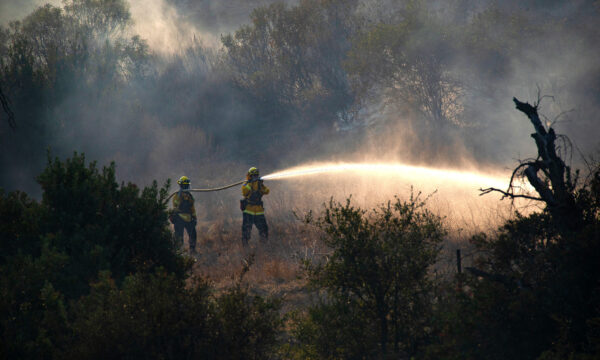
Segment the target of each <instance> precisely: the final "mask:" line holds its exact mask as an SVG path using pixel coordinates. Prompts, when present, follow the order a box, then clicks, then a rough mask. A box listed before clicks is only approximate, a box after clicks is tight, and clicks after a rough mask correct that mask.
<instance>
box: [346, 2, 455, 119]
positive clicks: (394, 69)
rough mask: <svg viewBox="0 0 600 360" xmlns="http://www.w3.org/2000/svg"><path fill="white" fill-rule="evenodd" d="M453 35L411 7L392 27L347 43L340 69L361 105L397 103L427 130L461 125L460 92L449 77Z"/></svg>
mask: <svg viewBox="0 0 600 360" xmlns="http://www.w3.org/2000/svg"><path fill="white" fill-rule="evenodd" d="M453 40H454V39H453V29H452V27H451V26H449V25H444V24H442V23H441V22H440V21H439V20H437V19H436V18H435V17H434V16H432V15H430V14H429V11H428V10H427V7H426V5H424V4H423V2H419V1H411V2H409V3H408V5H407V6H406V7H405V8H403V9H402V10H401V11H400V21H399V22H398V23H381V24H376V25H373V26H370V27H369V28H367V31H365V32H364V33H363V34H361V35H359V36H358V37H357V39H356V40H355V41H354V42H353V46H352V50H351V51H350V53H349V56H348V60H347V61H346V63H345V67H346V69H347V71H348V72H349V74H350V76H351V78H352V79H353V84H354V86H355V88H356V89H357V91H358V92H359V93H360V94H361V98H362V99H363V100H364V101H368V100H369V97H370V95H369V93H373V92H375V93H379V94H380V95H383V96H384V98H391V99H399V100H401V102H402V103H403V104H404V106H408V107H409V108H411V109H412V110H413V111H415V112H417V113H419V114H420V115H421V117H422V119H423V121H425V122H427V124H428V125H429V126H430V127H440V126H442V127H448V126H449V125H452V124H458V123H461V122H462V119H461V117H460V115H461V112H462V110H463V109H462V105H461V102H460V98H461V95H462V92H463V87H462V85H461V83H460V81H459V78H458V77H457V76H456V74H454V73H453V69H452V64H453V59H452V53H453V50H454V49H453Z"/></svg>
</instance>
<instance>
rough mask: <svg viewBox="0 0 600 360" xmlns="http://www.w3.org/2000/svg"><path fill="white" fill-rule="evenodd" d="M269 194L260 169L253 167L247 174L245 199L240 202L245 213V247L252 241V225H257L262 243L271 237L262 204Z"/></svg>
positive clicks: (243, 230)
mask: <svg viewBox="0 0 600 360" xmlns="http://www.w3.org/2000/svg"><path fill="white" fill-rule="evenodd" d="M268 193H269V188H268V187H266V186H265V185H264V184H263V181H262V180H261V179H260V176H259V173H258V169H257V168H255V167H251V168H250V169H249V170H248V174H246V182H244V184H243V185H242V196H243V199H242V200H241V202H240V208H241V210H242V212H243V222H242V244H243V245H244V246H247V245H248V241H249V240H250V234H251V232H252V225H256V228H257V229H258V233H259V234H260V238H261V240H262V241H266V240H267V239H268V237H269V227H268V226H267V219H266V218H265V208H264V207H263V202H262V197H263V195H267V194H268Z"/></svg>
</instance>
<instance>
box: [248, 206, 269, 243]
mask: <svg viewBox="0 0 600 360" xmlns="http://www.w3.org/2000/svg"><path fill="white" fill-rule="evenodd" d="M242 214H243V216H244V217H243V221H242V244H243V245H244V246H246V245H248V241H249V240H250V233H251V232H252V225H256V228H257V229H258V233H259V234H260V238H261V240H262V241H266V240H267V239H268V238H269V226H267V219H266V218H265V216H264V215H250V214H246V213H242Z"/></svg>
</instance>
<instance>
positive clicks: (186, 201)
mask: <svg viewBox="0 0 600 360" xmlns="http://www.w3.org/2000/svg"><path fill="white" fill-rule="evenodd" d="M179 194H181V197H180V196H179ZM173 209H174V212H175V213H176V214H177V215H179V217H180V218H181V219H182V220H183V221H185V222H190V221H192V219H196V209H195V208H194V197H193V196H192V194H190V193H189V192H187V191H181V192H178V193H176V194H175V196H173Z"/></svg>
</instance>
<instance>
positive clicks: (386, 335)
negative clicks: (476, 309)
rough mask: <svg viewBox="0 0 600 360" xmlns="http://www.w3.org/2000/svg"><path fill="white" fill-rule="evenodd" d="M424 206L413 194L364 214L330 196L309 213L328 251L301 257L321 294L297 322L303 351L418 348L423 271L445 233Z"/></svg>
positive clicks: (425, 308)
mask: <svg viewBox="0 0 600 360" xmlns="http://www.w3.org/2000/svg"><path fill="white" fill-rule="evenodd" d="M424 206H425V202H424V201H421V200H419V197H418V196H417V197H411V199H410V200H409V201H407V202H402V201H400V200H399V199H396V201H395V203H394V204H391V203H388V204H387V205H385V206H381V207H380V208H378V209H375V210H374V211H373V212H372V213H369V214H367V212H366V211H364V210H361V209H360V208H355V207H354V206H352V205H351V204H350V199H349V200H348V201H347V202H346V204H345V205H342V204H339V203H335V202H333V201H331V202H330V203H329V205H328V206H327V207H326V209H325V212H324V214H323V216H322V217H320V218H318V219H316V220H314V219H312V216H311V215H310V214H309V216H308V217H307V221H308V222H309V223H313V224H315V225H316V226H318V227H319V228H320V229H321V230H322V231H323V233H324V237H323V241H324V242H325V244H326V245H327V246H329V247H330V248H331V249H332V253H331V255H329V256H328V257H327V259H326V261H323V262H320V263H313V262H307V263H306V264H305V265H306V270H307V275H308V279H309V281H310V283H311V284H312V285H313V286H314V287H315V288H316V289H317V290H322V291H323V292H324V296H323V297H321V301H320V302H319V303H318V304H317V305H315V306H314V307H312V308H310V309H309V311H308V314H307V315H306V317H305V318H304V319H303V320H302V321H300V322H299V326H298V328H297V334H298V336H299V338H300V339H301V340H302V342H303V346H302V347H301V352H303V353H304V354H306V355H308V354H312V355H313V356H314V355H318V356H319V357H325V358H340V357H341V358H357V357H365V356H366V357H372V356H375V355H377V356H381V355H386V354H392V353H393V354H396V355H398V354H402V353H408V354H411V355H414V354H416V353H417V352H418V351H419V349H420V347H421V345H422V343H423V341H424V339H426V338H427V336H428V330H427V329H428V326H429V324H428V314H429V309H430V301H431V297H430V295H431V291H432V283H431V281H430V279H429V277H428V271H429V269H430V267H431V265H433V264H434V263H435V262H436V259H437V255H438V252H439V250H440V242H441V240H442V238H443V236H444V234H445V232H444V230H443V227H442V224H441V219H440V218H439V217H437V216H435V215H433V214H432V213H430V212H429V211H428V210H427V209H426V208H425V207H424ZM369 333H372V334H374V336H372V337H371V336H369V335H368V334H369Z"/></svg>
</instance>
